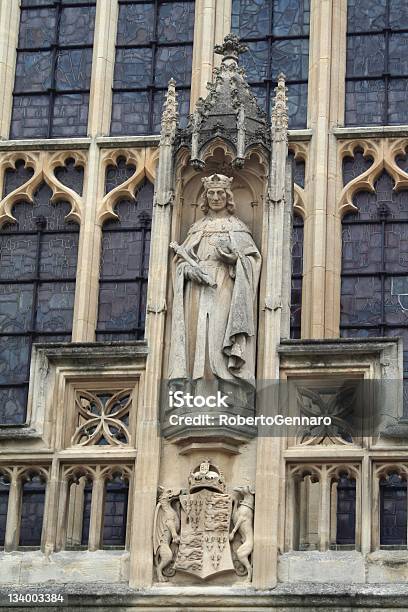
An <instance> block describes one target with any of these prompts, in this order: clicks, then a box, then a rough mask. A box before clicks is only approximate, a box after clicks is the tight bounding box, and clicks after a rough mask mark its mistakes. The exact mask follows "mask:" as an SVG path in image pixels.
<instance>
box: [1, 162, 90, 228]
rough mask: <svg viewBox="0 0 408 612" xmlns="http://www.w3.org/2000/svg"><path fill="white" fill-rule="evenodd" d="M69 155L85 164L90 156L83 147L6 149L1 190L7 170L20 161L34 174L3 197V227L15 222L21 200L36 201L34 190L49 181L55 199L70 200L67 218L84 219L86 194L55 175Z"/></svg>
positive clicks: (83, 165) (68, 219)
mask: <svg viewBox="0 0 408 612" xmlns="http://www.w3.org/2000/svg"><path fill="white" fill-rule="evenodd" d="M68 159H73V160H74V165H75V166H76V167H77V166H79V167H82V168H85V166H86V161H87V156H86V153H84V152H83V151H56V152H49V151H29V152H20V151H14V152H10V153H6V154H5V155H4V156H2V158H1V160H0V177H1V178H0V191H1V193H2V192H3V185H4V177H5V172H6V170H10V169H14V170H15V169H16V164H17V162H18V161H23V162H24V166H25V168H30V169H32V170H33V175H32V176H31V177H30V178H29V179H28V180H27V181H26V182H25V183H23V185H20V187H17V188H16V189H14V190H13V191H12V192H11V193H9V194H8V195H7V196H6V197H5V198H3V199H2V200H1V201H0V228H1V227H3V226H4V225H5V224H6V223H15V222H16V219H15V218H14V216H13V212H12V211H13V206H14V205H15V204H16V203H17V202H27V203H29V204H32V203H33V202H34V194H35V191H36V190H37V189H38V187H39V186H40V185H41V183H43V182H44V183H46V184H47V185H48V187H49V188H50V189H51V190H52V196H51V202H52V203H53V204H56V203H57V202H61V201H64V202H68V203H69V204H70V205H71V210H70V212H69V213H68V215H67V217H66V220H67V221H75V222H76V223H78V224H79V223H81V216H82V197H81V196H80V195H79V194H78V193H76V192H75V191H74V190H73V189H70V188H69V187H67V186H66V185H64V184H63V183H61V181H59V180H58V179H57V177H56V175H55V171H56V169H57V168H60V167H62V166H65V164H66V162H67V160H68Z"/></svg>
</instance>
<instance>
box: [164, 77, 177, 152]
mask: <svg viewBox="0 0 408 612" xmlns="http://www.w3.org/2000/svg"><path fill="white" fill-rule="evenodd" d="M177 117H178V112H177V93H176V81H175V80H174V79H170V81H169V84H168V87H167V92H166V100H165V101H164V104H163V113H162V119H161V132H160V133H161V139H160V142H164V141H165V140H166V139H167V138H169V137H171V136H174V133H175V130H176V127H177Z"/></svg>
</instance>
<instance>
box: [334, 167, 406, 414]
mask: <svg viewBox="0 0 408 612" xmlns="http://www.w3.org/2000/svg"><path fill="white" fill-rule="evenodd" d="M364 163H365V164H366V165H370V163H371V162H370V161H369V160H366V161H365V162H364ZM401 163H403V161H400V164H401ZM356 164H357V165H360V167H364V166H363V162H362V161H361V155H360V159H357V160H356ZM352 167H353V163H352V161H350V160H347V161H346V162H345V165H344V169H343V175H344V176H345V177H347V178H349V179H350V178H352V177H353V171H352ZM393 187H394V183H393V181H392V179H391V178H390V177H389V175H388V174H386V173H385V172H384V173H383V174H382V175H381V176H380V177H379V178H378V179H377V181H376V183H375V185H374V188H375V193H369V192H367V191H361V192H360V193H358V194H356V196H355V198H354V203H355V205H356V206H357V208H358V212H357V213H349V214H347V215H345V217H344V218H343V240H342V243H343V248H342V282H341V315H340V333H341V335H342V336H343V337H359V336H365V337H368V336H400V337H402V339H403V342H404V379H405V382H404V411H405V413H406V412H407V410H408V281H407V279H408V276H407V272H408V191H400V192H395V191H394V189H393Z"/></svg>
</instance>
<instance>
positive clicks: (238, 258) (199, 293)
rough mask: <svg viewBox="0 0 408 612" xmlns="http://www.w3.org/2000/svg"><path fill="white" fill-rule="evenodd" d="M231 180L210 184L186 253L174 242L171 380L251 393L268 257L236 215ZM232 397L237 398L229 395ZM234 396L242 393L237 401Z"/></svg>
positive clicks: (219, 179)
mask: <svg viewBox="0 0 408 612" xmlns="http://www.w3.org/2000/svg"><path fill="white" fill-rule="evenodd" d="M232 180H233V179H232V178H229V177H227V176H223V175H221V174H213V175H212V176H209V177H207V178H203V179H202V182H203V185H204V192H203V195H202V197H201V202H200V204H201V209H202V211H203V212H204V217H203V218H202V219H200V220H199V221H197V222H196V223H194V224H193V225H192V226H191V227H190V229H189V231H188V234H187V238H186V240H185V241H184V243H183V244H182V245H181V246H180V245H178V244H177V243H172V244H171V247H172V248H173V249H174V251H175V258H174V276H173V286H174V301H173V316H172V333H171V347H170V356H169V377H168V378H169V380H170V381H171V382H174V383H176V381H178V382H179V383H181V384H183V383H184V382H185V381H187V380H188V381H191V382H192V383H193V384H194V386H195V392H196V393H198V392H200V391H199V387H200V383H202V381H209V380H210V381H212V382H214V379H215V381H216V383H217V385H218V386H219V387H223V389H224V391H225V390H226V389H225V387H227V388H231V386H233V387H236V386H237V385H238V386H239V387H240V388H245V387H246V388H248V387H249V388H252V387H253V386H254V381H255V331H256V313H255V308H256V295H257V288H258V281H259V274H260V268H261V255H260V253H259V251H258V249H257V247H256V245H255V242H254V240H253V238H252V235H251V232H250V230H249V229H248V227H247V226H246V225H245V223H243V222H242V221H241V219H239V218H238V217H237V216H236V215H235V202H234V197H233V194H232V191H231V183H232ZM229 393H234V392H233V391H229ZM234 395H235V394H234Z"/></svg>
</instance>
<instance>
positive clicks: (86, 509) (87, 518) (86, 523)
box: [81, 480, 92, 546]
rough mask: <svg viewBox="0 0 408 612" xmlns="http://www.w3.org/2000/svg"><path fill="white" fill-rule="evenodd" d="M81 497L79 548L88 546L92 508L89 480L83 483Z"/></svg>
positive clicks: (90, 483)
mask: <svg viewBox="0 0 408 612" xmlns="http://www.w3.org/2000/svg"><path fill="white" fill-rule="evenodd" d="M83 495H84V497H83V506H82V530H81V546H88V540H89V527H90V524H91V506H92V482H91V481H89V480H86V482H85V486H84V489H83Z"/></svg>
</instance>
